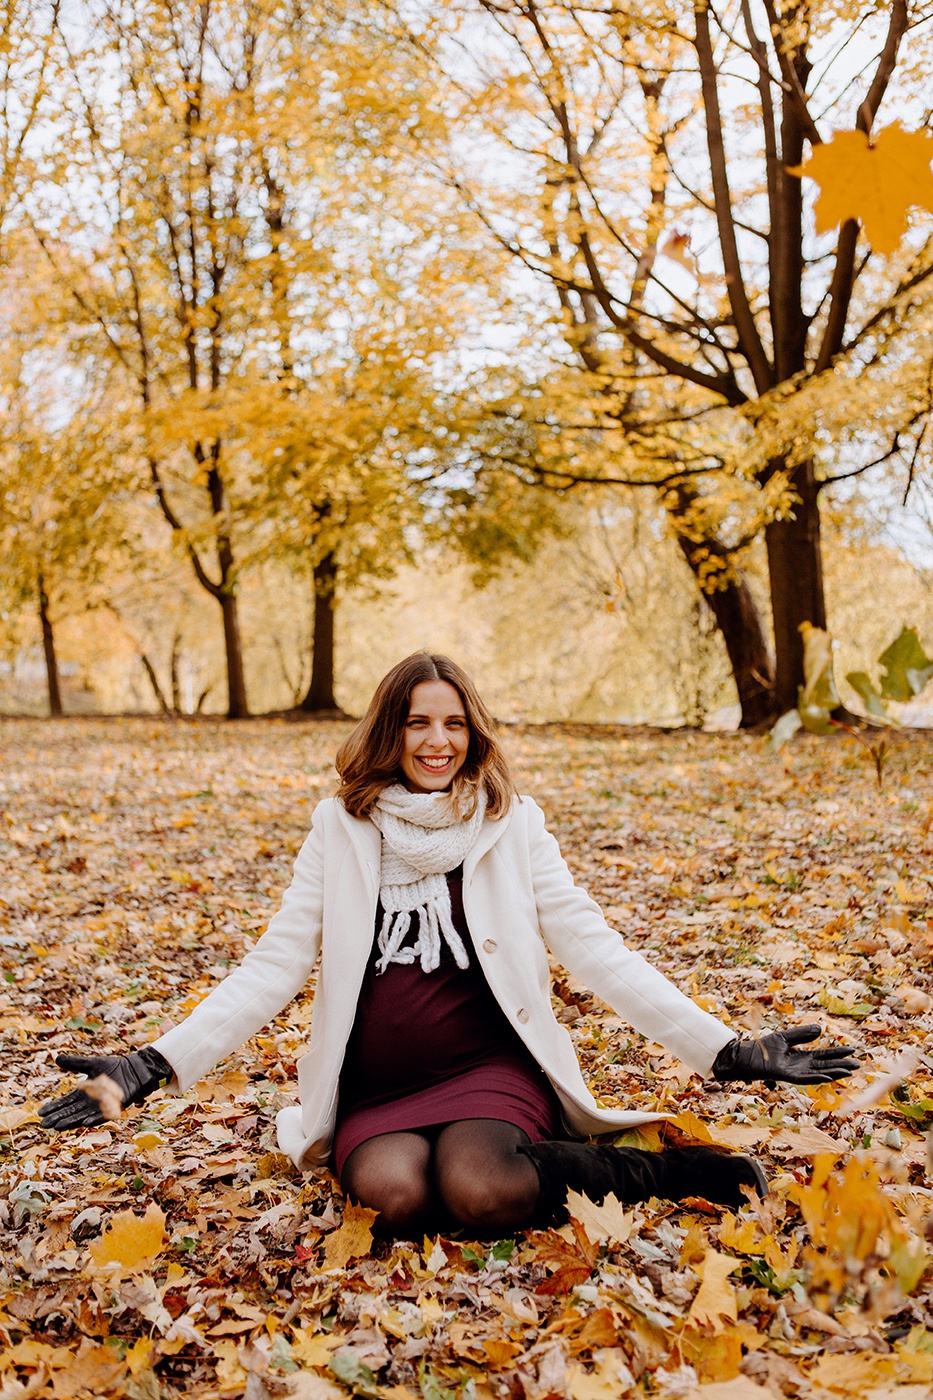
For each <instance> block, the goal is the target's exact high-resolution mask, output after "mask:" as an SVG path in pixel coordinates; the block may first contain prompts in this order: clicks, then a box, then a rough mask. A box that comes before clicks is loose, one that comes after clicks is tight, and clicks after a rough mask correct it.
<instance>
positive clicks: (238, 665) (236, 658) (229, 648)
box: [217, 593, 249, 719]
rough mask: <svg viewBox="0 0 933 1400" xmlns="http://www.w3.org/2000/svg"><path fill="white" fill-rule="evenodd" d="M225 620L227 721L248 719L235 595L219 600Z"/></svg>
mask: <svg viewBox="0 0 933 1400" xmlns="http://www.w3.org/2000/svg"><path fill="white" fill-rule="evenodd" d="M217 601H218V602H219V603H220V611H221V613H222V615H223V620H224V650H225V652H226V658H227V719H247V718H248V716H249V706H248V705H247V703H246V676H245V675H244V672H243V647H242V645H241V642H240V615H239V611H238V609H237V601H236V595H235V594H234V593H221V595H220V597H219V598H218V600H217Z"/></svg>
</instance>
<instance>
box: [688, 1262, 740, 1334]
mask: <svg viewBox="0 0 933 1400" xmlns="http://www.w3.org/2000/svg"><path fill="white" fill-rule="evenodd" d="M738 1263H739V1261H738V1259H730V1258H729V1256H728V1255H727V1254H720V1253H719V1250H718V1249H708V1250H707V1251H706V1254H705V1255H704V1257H703V1262H702V1264H698V1265H697V1266H696V1272H697V1273H698V1274H699V1276H700V1286H699V1288H698V1289H697V1294H696V1297H695V1298H694V1300H693V1302H692V1303H691V1304H690V1311H689V1313H688V1314H687V1316H688V1318H689V1319H690V1321H691V1322H696V1323H698V1324H700V1325H701V1326H702V1325H709V1326H711V1327H712V1328H713V1331H714V1332H721V1331H722V1329H723V1325H724V1324H723V1319H724V1318H725V1319H726V1321H728V1322H735V1321H736V1320H737V1318H738V1315H739V1312H738V1304H737V1302H736V1296H735V1289H734V1288H733V1287H732V1284H731V1283H730V1282H729V1275H730V1274H731V1273H732V1271H733V1269H735V1268H737V1267H738Z"/></svg>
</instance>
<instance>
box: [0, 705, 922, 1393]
mask: <svg viewBox="0 0 933 1400" xmlns="http://www.w3.org/2000/svg"><path fill="white" fill-rule="evenodd" d="M345 732H346V731H345V729H344V728H342V727H341V726H337V725H288V724H276V723H264V722H250V723H247V724H238V725H235V726H224V725H223V724H220V723H217V724H213V723H208V722H204V723H198V724H191V725H186V724H180V725H171V724H166V723H157V722H154V721H153V722H149V721H144V720H130V721H114V720H111V721H94V720H75V721H68V722H63V723H54V724H53V723H47V722H33V721H6V722H3V723H2V724H0V747H2V800H0V811H2V818H0V847H2V862H3V864H2V868H3V881H2V884H0V955H2V973H3V979H4V980H3V982H2V983H0V988H2V990H0V1075H2V1078H0V1238H2V1250H0V1396H2V1397H3V1400H13V1397H18V1396H26V1395H29V1396H46V1395H49V1396H54V1397H56V1398H57V1400H66V1397H71V1396H86V1395H92V1396H114V1397H116V1396H124V1395H125V1396H129V1397H133V1398H134V1400H155V1397H159V1396H163V1397H168V1396H175V1395H186V1396H196V1397H202V1398H206V1397H208V1396H218V1397H219V1396H224V1397H227V1396H229V1397H237V1396H241V1395H245V1396H246V1397H247V1400H264V1397H266V1396H280V1395H296V1396H298V1397H299V1400H300V1397H310V1400H327V1397H333V1400H337V1397H339V1396H341V1395H344V1394H347V1393H354V1394H358V1395H363V1396H375V1395H379V1396H385V1397H392V1398H393V1400H405V1398H406V1397H416V1396H419V1395H420V1396H422V1397H424V1400H453V1397H461V1396H462V1397H464V1400H472V1398H473V1397H476V1400H483V1397H486V1400H490V1398H491V1397H492V1396H497V1397H498V1396H501V1397H513V1400H549V1397H564V1396H569V1397H572V1400H603V1397H605V1400H610V1397H616V1396H619V1395H623V1394H634V1395H661V1396H671V1397H679V1398H680V1400H683V1397H690V1396H694V1395H700V1396H702V1397H704V1400H723V1398H724V1397H730V1400H749V1397H759V1400H766V1398H767V1397H768V1396H781V1395H788V1396H796V1395H800V1396H804V1397H815V1398H816V1400H819V1397H831V1396H838V1395H840V1394H850V1395H858V1396H877V1397H881V1396H888V1395H890V1396H892V1397H898V1400H920V1397H921V1396H923V1397H928V1396H929V1394H930V1392H931V1386H933V1269H931V1267H930V1265H929V1264H928V1256H927V1250H926V1245H925V1229H926V1222H927V1220H928V1218H929V1214H930V1211H931V1209H933V1206H931V1201H930V1189H929V1185H928V1180H929V1178H928V1176H927V1168H926V1166H925V1144H924V1133H925V1131H926V1128H927V1124H928V1122H933V1058H931V1051H933V1047H931V1046H930V1042H929V1035H930V1030H931V1028H933V1014H931V1006H933V999H931V995H930V993H931V985H930V982H931V977H930V971H931V960H933V802H931V794H933V784H931V775H933V739H931V738H929V737H925V736H922V735H912V736H899V737H898V738H896V739H895V741H894V750H893V753H892V755H891V756H890V758H889V760H888V763H887V768H886V772H885V790H884V792H883V793H882V794H880V795H879V794H878V792H877V790H876V788H875V783H874V775H873V772H872V771H871V767H870V763H869V762H867V761H866V756H865V754H864V753H863V752H862V751H861V750H860V749H859V748H858V747H857V745H856V744H854V743H853V742H852V741H851V740H846V739H842V740H838V741H827V740H815V739H804V740H801V741H799V742H797V743H796V744H795V745H791V746H790V747H789V748H788V749H787V750H785V751H784V752H783V753H782V755H781V757H780V758H775V757H773V756H771V755H769V754H768V753H767V752H766V750H765V748H764V746H763V742H762V741H761V740H760V739H755V738H750V737H743V736H721V735H720V736H717V735H703V734H676V735H660V734H656V733H650V732H641V731H636V732H630V731H620V730H605V729H604V730H592V731H590V730H584V729H573V728H551V729H526V730H515V731H512V732H511V733H510V734H509V736H508V744H509V747H510V750H511V752H512V754H513V756H514V759H515V761H516V764H517V765H518V768H519V769H520V772H521V777H522V781H523V786H525V787H526V788H527V789H528V790H529V791H531V792H532V793H533V794H534V795H535V796H536V797H537V798H538V799H539V801H540V802H541V803H542V805H543V806H544V807H545V809H546V811H547V813H548V816H549V819H550V822H551V825H552V828H553V829H554V831H555V832H556V834H557V835H558V837H559V839H560V841H561V844H562V846H563V848H564V851H565V853H566V854H567V857H568V859H569V861H570V863H571V865H572V866H573V868H574V870H575V872H576V873H577V875H578V877H579V878H580V879H581V880H582V881H583V882H584V883H585V884H586V885H587V886H588V887H589V889H590V890H591V891H592V892H593V894H594V895H595V896H596V897H597V898H598V899H599V900H600V901H601V902H602V904H603V905H604V907H605V908H606V910H607V912H608V914H609V917H610V920H611V921H612V922H614V924H615V925H616V926H617V927H618V928H619V929H620V930H621V931H622V933H623V934H624V936H625V937H626V938H627V939H628V940H629V941H630V943H631V944H632V945H634V946H636V947H638V948H640V949H641V950H642V951H644V952H645V953H646V954H647V955H648V956H649V957H650V958H652V959H653V960H654V961H655V962H656V963H657V964H659V965H660V966H661V967H662V968H663V969H664V970H665V971H666V972H667V973H668V975H669V976H671V977H672V978H673V979H674V980H675V981H676V982H677V983H678V984H679V985H680V986H681V987H682V988H683V989H684V990H685V991H687V992H689V993H690V994H691V995H692V996H694V997H696V998H697V999H698V1000H699V1001H700V1002H701V1003H702V1004H703V1005H704V1006H707V1007H708V1008H709V1009H711V1010H713V1011H715V1012H716V1013H717V1014H718V1015H720V1016H722V1017H725V1018H726V1019H728V1020H730V1021H731V1022H732V1023H733V1024H734V1025H736V1026H737V1027H743V1028H746V1029H757V1028H759V1027H762V1026H764V1027H767V1026H769V1025H772V1024H779V1023H781V1024H783V1023H786V1022H787V1021H791V1022H802V1021H806V1020H814V1019H819V1020H820V1021H822V1022H823V1023H824V1024H825V1025H826V1027H827V1029H828V1031H829V1033H830V1034H831V1035H833V1036H835V1037H837V1038H840V1039H846V1040H849V1041H853V1042H854V1041H857V1042H858V1043H859V1044H860V1045H861V1046H863V1047H864V1051H865V1070H864V1072H863V1073H862V1074H860V1075H859V1076H858V1078H857V1079H856V1080H854V1081H849V1082H848V1083H847V1084H846V1085H845V1086H844V1087H843V1089H842V1092H841V1093H839V1092H837V1091H835V1090H827V1089H823V1090H819V1091H812V1092H811V1091H803V1090H798V1089H794V1088H790V1087H778V1088H777V1089H775V1090H773V1091H769V1090H767V1089H762V1090H761V1091H760V1092H750V1091H748V1090H745V1089H743V1088H740V1089H739V1090H737V1091H733V1090H732V1089H730V1088H726V1089H720V1088H717V1087H715V1086H713V1085H710V1084H703V1083H702V1082H701V1081H700V1080H699V1079H698V1078H697V1077H696V1076H691V1075H690V1074H689V1073H688V1072H687V1071H685V1070H684V1068H683V1067H682V1066H681V1065H680V1064H678V1063H677V1062H676V1061H675V1060H674V1059H673V1058H672V1057H671V1056H670V1055H668V1054H666V1053H665V1052H664V1051H663V1050H662V1049H661V1048H660V1047H658V1046H655V1045H652V1044H650V1043H646V1042H644V1041H643V1040H642V1039H641V1038H640V1037H639V1036H637V1035H635V1034H634V1033H633V1032H631V1031H630V1030H629V1029H628V1028H627V1027H626V1026H625V1025H624V1024H623V1023H622V1022H620V1021H619V1019H618V1018H617V1017H615V1016H613V1014H612V1013H611V1012H610V1011H609V1010H608V1009H607V1008H606V1007H604V1006H602V1005H600V1004H597V1003H595V1002H594V1001H593V999H592V998H591V997H590V996H588V995H587V993H586V991H585V989H584V988H582V987H580V986H579V985H578V984H574V983H573V982H572V981H570V980H569V979H568V978H567V977H566V976H565V975H564V976H562V975H561V974H560V972H559V970H557V969H555V997H556V1005H557V1008H558V1012H559V1015H560V1017H561V1019H562V1020H564V1021H565V1022H566V1023H568V1025H569V1027H570V1031H571V1034H572V1036H573V1037H574V1039H575V1041H576V1042H577V1046H578V1049H579V1052H580V1055H581V1057H582V1059H583V1062H584V1065H585V1068H586V1071H587V1073H588V1075H589V1077H590V1079H591V1081H592V1083H593V1085H594V1089H595V1092H596V1093H597V1095H598V1096H599V1097H600V1099H601V1100H602V1101H603V1102H605V1103H607V1104H624V1105H626V1106H635V1105H638V1106H644V1107H646V1108H660V1109H662V1110H663V1111H665V1112H666V1113H669V1114H670V1115H671V1125H670V1126H669V1127H668V1128H667V1129H666V1134H667V1136H668V1137H669V1138H670V1139H672V1140H674V1141H678V1140H683V1139H684V1138H688V1139H689V1138H693V1139H699V1140H701V1141H707V1140H709V1139H712V1140H714V1141H716V1142H719V1143H722V1144H725V1145H728V1146H731V1147H739V1148H743V1149H746V1150H749V1149H750V1150H754V1151H755V1152H757V1153H758V1154H759V1155H760V1157H761V1158H762V1160H763V1161H764V1162H765V1164H766V1165H767V1168H768V1170H769V1173H770V1175H771V1178H772V1182H773V1191H772V1193H771V1195H770V1196H769V1197H768V1198H766V1200H765V1201H764V1202H763V1203H760V1204H758V1205H757V1206H755V1207H754V1208H751V1207H750V1208H748V1209H746V1210H743V1211H741V1212H739V1214H738V1215H737V1216H734V1215H731V1214H729V1213H728V1212H725V1211H722V1210H719V1209H714V1208H712V1207H710V1206H708V1205H707V1204H706V1203H705V1202H702V1201H692V1202H688V1203H686V1204H683V1205H678V1206H676V1207H675V1206H672V1205H671V1204H669V1203H665V1202H657V1201H655V1202H651V1203H648V1204H647V1205H644V1206H640V1207H637V1208H635V1209H633V1210H629V1211H627V1212H626V1211H623V1210H621V1209H620V1208H618V1207H617V1206H614V1205H613V1204H612V1203H611V1202H610V1203H609V1204H608V1205H607V1206H605V1207H603V1208H602V1209H601V1210H595V1211H594V1210H593V1209H592V1208H591V1207H590V1206H589V1205H588V1203H587V1202H585V1201H584V1200H577V1201H576V1202H575V1203H574V1212H575V1216H576V1219H575V1220H574V1221H572V1222H571V1224H569V1225H567V1226H565V1227H563V1228H562V1229H561V1230H560V1231H544V1232H537V1233H529V1234H526V1235H521V1236H519V1237H518V1238H516V1239H515V1240H514V1241H496V1240H484V1241H476V1240H469V1239H465V1238H462V1237H458V1236H455V1237H454V1238H448V1237H446V1236H439V1237H437V1238H434V1239H427V1240H412V1241H407V1242H402V1243H394V1244H389V1243H386V1242H384V1241H383V1242H380V1241H379V1239H378V1237H377V1238H376V1240H375V1241H372V1238H371V1231H370V1224H371V1219H370V1214H369V1213H367V1212H365V1211H362V1210H359V1209H356V1208H355V1207H353V1206H352V1205H347V1203H345V1202H344V1200H343V1199H342V1197H341V1196H340V1193H339V1191H338V1190H337V1189H336V1186H335V1183H334V1182H333V1180H332V1179H331V1178H329V1177H328V1176H327V1175H322V1176H320V1177H315V1178H306V1179H300V1178H299V1177H298V1176H297V1174H296V1173H295V1172H294V1170H293V1169H292V1168H291V1164H290V1163H289V1162H288V1161H287V1160H286V1159H285V1158H283V1157H282V1156H281V1155H279V1154H278V1152H277V1149H276V1143H275V1137H274V1132H273V1119H274V1114H275V1112H276V1109H277V1108H278V1107H279V1106H280V1105H281V1104H282V1103H284V1102H286V1101H288V1100H289V1098H290V1097H291V1096H292V1095H293V1094H294V1092H295V1084H294V1080H295V1059H296V1056H297V1055H298V1054H299V1053H300V1050H301V1045H302V1043H303V1040H304V1038H305V1036H306V1034H307V1028H308V1023H309V1020H310V999H307V1000H301V1001H298V1002H296V1003H294V1004H293V1005H292V1006H290V1007H289V1008H287V1009H286V1011H284V1012H283V1014H282V1016H281V1017H280V1018H279V1020H278V1021H277V1022H276V1023H275V1024H274V1025H272V1026H270V1027H269V1028H268V1031H267V1033H266V1034H265V1035H263V1036H260V1037H258V1038H256V1039H255V1040H254V1041H252V1042H251V1043H250V1044H249V1045H248V1046H246V1047H245V1048H244V1049H243V1051H242V1052H241V1053H240V1054H239V1055H237V1056H235V1057H233V1058H232V1059H231V1060H229V1061H228V1062H226V1063H225V1064H224V1065H222V1066H220V1067H219V1068H218V1070H217V1071H216V1073H215V1075H214V1076H213V1077H211V1078H210V1079H208V1080H206V1081H204V1082H203V1083H201V1084H200V1085H198V1086H197V1088H196V1089H194V1090H192V1091H191V1092H190V1093H188V1094H186V1095H184V1096H181V1097H172V1096H168V1095H165V1094H161V1095H159V1096H157V1097H156V1098H154V1099H152V1100H150V1101H149V1102H148V1103H147V1104H146V1105H145V1106H143V1107H142V1108H139V1109H135V1110H131V1112H130V1113H129V1114H128V1115H126V1116H125V1118H124V1119H122V1120H121V1121H119V1122H118V1123H114V1124H111V1125H108V1126H107V1127H106V1128H103V1129H99V1130H95V1131H86V1132H82V1133H78V1134H73V1135H65V1136H59V1137H54V1138H49V1137H47V1136H45V1135H44V1134H43V1133H42V1131H41V1130H40V1129H39V1127H38V1126H37V1123H36V1120H35V1117H34V1107H35V1105H36V1104H37V1103H38V1102H41V1100H42V1099H44V1098H46V1097H49V1096H50V1095H52V1094H53V1093H55V1092H56V1091H57V1089H58V1087H59V1085H60V1084H61V1083H62V1077H61V1075H60V1074H59V1072H58V1070H57V1069H56V1068H55V1065H54V1058H53V1057H54V1055H55V1054H56V1053H57V1052H59V1051H61V1050H65V1049H69V1050H80V1049H82V1048H86V1049H88V1050H94V1051H96V1050H103V1049H111V1050H119V1049H121V1048H127V1047H131V1046H133V1045H140V1044H143V1043H145V1042H146V1041H147V1040H150V1039H153V1038H154V1037H155V1036H156V1035H157V1034H158V1033H159V1030H160V1027H162V1026H163V1025H164V1024H165V1022H166V1019H167V1018H169V1017H171V1018H174V1019H178V1018H180V1017H181V1016H183V1015H184V1013H185V1011H186V1009H188V1008H190V1007H191V1006H193V1005H194V1004H195V1002H196V1000H197V999H198V998H199V997H200V996H202V995H203V994H204V993H205V992H207V991H208V990H209V989H210V988H211V987H212V986H213V985H214V984H215V982H216V981H217V979H218V978H220V977H222V976H223V975H224V973H225V972H226V970H227V968H228V967H229V966H231V964H233V963H234V962H235V961H236V960H237V959H238V958H240V957H241V955H242V953H243V952H244V950H245V949H246V948H247V947H248V946H249V945H250V944H251V942H252V941H253V939H254V938H255V936H256V935H257V934H258V933H259V932H260V931H261V930H262V928H263V927H264V925H265V923H266V921H267V919H268V917H269V914H270V913H271V912H272V910H273V909H274V908H275V906H276V901H277V899H278V897H279V895H280V893H281V891H282V889H283V888H284V886H285V884H286V883H287V880H288V877H289V871H290V865H291V861H292V859H293V857H294V854H295V852H296V851H297V849H298V846H299V844H300V842H301V840H302V838H303V835H304V833H305V831H306V829H307V826H308V824H309V817H310V813H311V810H312V808H313V806H314V803H315V802H316V801H317V800H318V799H319V798H320V797H321V796H324V795H326V794H327V793H329V792H330V791H331V787H332V771H331V758H332V755H333V753H334V750H335V748H336V745H337V743H338V741H339V739H340V737H341V736H342V735H343V733H345ZM885 1076H887V1079H885ZM902 1079H903V1080H905V1082H904V1083H901V1082H900V1081H901V1080H902ZM872 1085H874V1088H872V1087H871V1086H872ZM640 1142H641V1145H642V1146H646V1147H656V1146H658V1134H657V1133H656V1132H651V1133H648V1134H647V1135H646V1136H645V1137H644V1138H642V1139H641V1140H640Z"/></svg>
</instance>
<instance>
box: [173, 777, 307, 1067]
mask: <svg viewBox="0 0 933 1400" xmlns="http://www.w3.org/2000/svg"><path fill="white" fill-rule="evenodd" d="M330 805H331V804H330V802H329V801H328V800H325V801H324V802H321V803H319V804H318V806H317V807H316V809H315V812H314V818H313V820H312V826H311V831H310V832H309V834H308V836H307V838H306V839H305V842H304V844H303V845H302V847H301V850H300V851H299V852H298V858H297V859H296V861H295V868H294V874H293V876H292V881H291V884H290V885H289V887H288V889H287V890H286V891H285V894H284V896H283V898H282V905H281V908H280V909H279V910H278V911H277V913H275V914H274V915H273V916H272V919H271V920H270V922H269V927H268V928H267V929H266V931H265V933H264V934H263V935H262V937H261V938H260V940H259V942H258V943H257V944H256V946H255V948H253V949H251V950H250V952H249V953H247V955H246V957H245V958H244V959H243V961H242V962H241V963H240V964H239V965H238V966H237V967H235V968H234V969H233V971H232V972H230V973H228V974H227V976H226V977H225V978H224V979H223V981H222V982H220V983H219V984H218V985H217V986H216V987H215V988H214V990H213V991H212V992H211V993H210V994H209V996H206V997H205V998H204V1000H203V1001H202V1002H201V1003H200V1004H199V1005H198V1006H196V1007H195V1009H194V1010H193V1011H192V1012H191V1014H190V1016H188V1017H186V1018H185V1020H184V1021H182V1023H181V1024H180V1025H178V1026H174V1027H173V1028H172V1030H170V1031H167V1032H166V1034H165V1035H163V1036H161V1037H160V1038H159V1039H158V1040H156V1041H155V1042H154V1043H153V1049H155V1050H158V1051H159V1054H160V1055H163V1056H164V1057H165V1059H166V1060H168V1062H169V1064H170V1065H171V1066H172V1068H173V1069H174V1071H175V1078H176V1081H177V1084H178V1087H179V1088H180V1089H187V1088H188V1087H189V1085H191V1084H194V1083H196V1082H197V1081H198V1080H199V1079H201V1078H202V1077H203V1076H204V1075H205V1074H207V1072H208V1071H209V1070H210V1069H212V1068H213V1067H214V1065H215V1064H217V1062H218V1060H222V1059H223V1058H224V1056H225V1055H229V1054H230V1053H231V1051H233V1050H236V1049H237V1048H238V1047H239V1046H240V1045H242V1044H243V1043H244V1042H245V1041H247V1040H249V1038H250V1036H251V1035H255V1033H256V1032H257V1031H258V1030H261V1029H262V1027H263V1026H265V1025H266V1024H267V1023H268V1022H269V1021H271V1020H272V1018H273V1016H277V1015H278V1013H279V1012H280V1011H281V1010H282V1007H283V1006H286V1005H287V1004H288V1003H289V1002H290V1001H291V999H292V997H294V996H296V995H297V994H298V992H300V991H301V988H302V987H303V986H304V984H305V983H306V982H307V980H308V977H309V976H310V975H311V971H312V969H313V968H314V964H315V962H316V961H317V957H318V953H319V952H320V950H321V928H322V922H323V905H324V899H323V870H324V826H325V821H326V813H327V809H328V808H329V807H330Z"/></svg>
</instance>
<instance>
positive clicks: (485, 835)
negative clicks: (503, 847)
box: [463, 810, 512, 884]
mask: <svg viewBox="0 0 933 1400" xmlns="http://www.w3.org/2000/svg"><path fill="white" fill-rule="evenodd" d="M511 820H512V813H511V810H509V811H508V812H506V814H505V816H503V817H499V818H498V819H497V820H496V821H493V820H492V818H490V817H487V818H486V820H485V821H484V822H483V825H482V826H481V827H480V830H479V836H478V837H477V838H476V844H475V845H474V846H473V849H472V850H471V851H468V852H467V855H466V859H465V860H464V862H463V880H464V884H465V883H466V882H467V881H468V880H470V879H471V878H472V876H473V872H474V871H475V869H476V867H477V865H478V863H479V862H480V861H481V860H482V858H483V856H484V855H485V854H486V852H487V851H490V850H492V848H493V846H494V845H495V844H496V842H497V841H498V840H499V838H500V837H501V836H503V835H504V834H505V832H506V831H507V829H508V826H509V823H510V822H511Z"/></svg>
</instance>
